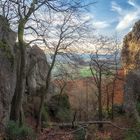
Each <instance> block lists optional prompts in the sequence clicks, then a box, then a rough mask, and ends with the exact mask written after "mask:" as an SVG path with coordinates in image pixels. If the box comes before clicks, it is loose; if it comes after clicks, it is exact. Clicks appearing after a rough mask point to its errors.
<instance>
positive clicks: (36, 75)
mask: <svg viewBox="0 0 140 140" xmlns="http://www.w3.org/2000/svg"><path fill="white" fill-rule="evenodd" d="M27 62H28V64H27V65H28V66H27V90H28V92H29V94H30V95H38V94H40V92H39V91H40V89H41V88H42V87H45V86H46V77H47V73H48V69H49V64H48V63H47V60H46V55H45V53H44V52H43V50H41V49H40V48H39V47H38V46H33V47H30V48H29V49H28V61H27Z"/></svg>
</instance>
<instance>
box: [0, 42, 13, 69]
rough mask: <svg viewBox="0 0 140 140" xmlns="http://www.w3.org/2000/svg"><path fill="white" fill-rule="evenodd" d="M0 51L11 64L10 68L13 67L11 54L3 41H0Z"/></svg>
mask: <svg viewBox="0 0 140 140" xmlns="http://www.w3.org/2000/svg"><path fill="white" fill-rule="evenodd" d="M0 49H1V50H2V51H3V52H4V55H5V56H6V57H7V58H8V60H9V61H10V63H11V67H13V65H14V56H13V54H12V53H11V50H10V47H9V45H8V44H7V42H6V41H5V40H2V41H0Z"/></svg>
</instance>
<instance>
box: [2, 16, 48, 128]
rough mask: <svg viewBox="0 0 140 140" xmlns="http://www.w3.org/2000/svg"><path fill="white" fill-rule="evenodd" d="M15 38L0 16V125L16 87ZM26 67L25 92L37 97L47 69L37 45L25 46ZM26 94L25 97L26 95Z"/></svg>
mask: <svg viewBox="0 0 140 140" xmlns="http://www.w3.org/2000/svg"><path fill="white" fill-rule="evenodd" d="M16 38H17V35H16V33H15V32H13V31H12V30H11V29H10V27H9V24H8V22H7V20H6V19H5V18H4V17H2V16H0V126H1V124H2V125H3V126H4V125H5V124H6V123H7V122H8V121H9V116H10V108H11V101H12V97H13V95H14V91H15V87H16V79H17V66H18V62H19V57H20V55H19V47H18V46H17V45H16ZM26 69H27V77H26V92H27V93H28V95H30V97H32V96H35V97H38V98H39V96H40V94H41V89H42V87H44V86H45V85H46V77H47V73H48V69H49V64H48V63H47V60H46V55H45V53H44V52H43V51H42V50H41V49H40V48H39V47H37V46H33V47H28V48H27V68H26ZM26 95H27V94H25V97H28V96H26ZM26 102H27V100H26ZM35 106H36V105H35Z"/></svg>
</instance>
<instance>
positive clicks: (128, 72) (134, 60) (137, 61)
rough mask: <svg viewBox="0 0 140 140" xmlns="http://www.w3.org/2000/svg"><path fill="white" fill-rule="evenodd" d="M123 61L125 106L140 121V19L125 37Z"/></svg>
mask: <svg viewBox="0 0 140 140" xmlns="http://www.w3.org/2000/svg"><path fill="white" fill-rule="evenodd" d="M122 63H123V67H124V71H125V90H124V107H125V110H126V112H128V113H129V114H130V115H133V116H134V117H135V118H136V119H137V121H139V122H140V117H139V114H138V112H137V109H136V105H137V102H138V101H139V102H140V85H139V83H140V21H138V22H137V23H135V25H134V27H133V29H132V31H131V32H130V33H129V34H128V35H126V36H125V38H124V42H123V49H122Z"/></svg>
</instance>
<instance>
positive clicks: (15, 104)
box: [10, 20, 26, 123]
mask: <svg viewBox="0 0 140 140" xmlns="http://www.w3.org/2000/svg"><path fill="white" fill-rule="evenodd" d="M24 26H25V21H24V20H21V21H20V23H19V26H18V41H19V49H20V61H19V64H18V65H17V66H18V67H17V83H16V89H15V93H14V96H13V99H12V105H11V114H10V119H11V120H14V121H18V122H19V120H20V116H21V115H20V112H21V107H22V99H23V95H24V92H25V83H26V47H25V44H24V41H23V35H24ZM21 123H22V122H21Z"/></svg>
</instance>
